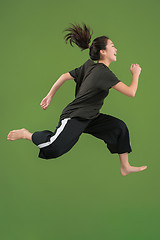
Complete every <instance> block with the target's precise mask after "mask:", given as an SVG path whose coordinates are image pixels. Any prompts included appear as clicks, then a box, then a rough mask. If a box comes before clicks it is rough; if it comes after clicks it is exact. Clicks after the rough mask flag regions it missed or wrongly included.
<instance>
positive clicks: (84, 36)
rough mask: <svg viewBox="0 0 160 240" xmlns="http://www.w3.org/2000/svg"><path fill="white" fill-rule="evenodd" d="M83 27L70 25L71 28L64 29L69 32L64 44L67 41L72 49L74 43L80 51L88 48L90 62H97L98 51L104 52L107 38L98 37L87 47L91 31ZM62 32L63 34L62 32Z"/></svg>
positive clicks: (84, 25) (98, 57)
mask: <svg viewBox="0 0 160 240" xmlns="http://www.w3.org/2000/svg"><path fill="white" fill-rule="evenodd" d="M82 25H83V27H80V25H79V24H75V25H74V24H72V23H71V27H69V28H66V29H65V30H64V31H69V33H68V34H66V35H65V36H64V39H65V43H66V44H67V41H68V40H69V42H70V45H71V46H72V47H73V45H72V44H73V43H75V44H76V45H77V46H78V47H79V48H80V49H81V51H83V50H85V49H87V48H89V55H90V58H91V59H92V60H99V59H100V50H101V49H103V50H106V45H107V40H108V39H109V37H107V36H100V37H97V38H95V39H94V40H93V42H92V44H91V45H90V46H89V43H90V41H91V37H92V34H93V31H92V33H91V30H90V28H89V27H87V26H86V24H85V23H83V24H82ZM64 31H63V32H64Z"/></svg>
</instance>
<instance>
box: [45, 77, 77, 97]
mask: <svg viewBox="0 0 160 240" xmlns="http://www.w3.org/2000/svg"><path fill="white" fill-rule="evenodd" d="M70 79H73V77H72V76H71V75H70V74H69V73H64V74H62V75H61V76H60V77H59V78H58V80H57V81H56V82H55V83H54V84H53V87H52V88H51V90H50V91H49V93H48V94H47V96H50V97H53V96H54V95H55V93H56V92H57V90H58V89H59V88H60V87H61V86H62V84H63V83H65V81H67V80H70Z"/></svg>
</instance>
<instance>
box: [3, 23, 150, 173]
mask: <svg viewBox="0 0 160 240" xmlns="http://www.w3.org/2000/svg"><path fill="white" fill-rule="evenodd" d="M64 31H69V33H68V34H66V35H65V36H64V39H65V43H66V44H67V41H68V40H69V42H70V45H71V46H72V47H73V45H72V43H74V44H76V45H77V46H78V47H79V48H80V49H81V51H83V50H85V49H88V48H89V56H90V58H89V59H88V60H87V61H86V62H85V63H83V64H82V65H81V66H80V67H78V68H75V69H73V70H71V71H70V72H67V73H64V74H62V75H61V76H60V78H59V79H58V80H57V81H56V82H55V83H54V85H53V87H52V88H51V90H50V91H49V93H48V94H47V96H46V97H45V98H44V99H43V100H42V101H41V103H40V106H41V107H42V109H44V110H46V109H47V107H48V106H49V105H50V102H51V100H52V98H53V96H54V95H55V93H56V91H57V90H58V89H59V88H60V86H61V85H62V84H63V83H65V82H66V81H67V80H74V81H75V83H76V89H75V99H74V100H73V101H72V102H71V103H69V104H68V105H67V106H66V107H65V108H64V110H63V111H62V114H61V115H60V118H59V122H58V126H57V127H56V129H55V131H54V132H52V131H49V130H44V131H37V132H34V133H30V132H29V131H28V130H27V129H25V128H22V129H19V130H13V131H11V132H10V133H9V134H8V137H7V139H8V140H11V141H14V140H17V139H28V140H30V141H32V142H33V143H34V144H35V145H36V146H37V147H38V148H39V155H38V157H39V158H43V159H53V158H58V157H59V156H61V155H63V154H64V153H66V152H68V151H69V150H70V149H71V148H72V147H73V146H74V145H75V144H76V143H77V141H78V139H79V137H80V135H81V134H82V133H87V134H91V135H92V136H94V137H96V138H98V139H101V140H103V141H104V143H105V144H106V146H107V148H108V149H109V151H110V152H111V153H112V154H114V153H118V155H119V158H120V163H121V168H120V172H121V175H122V176H126V175H127V174H129V173H133V172H139V171H142V170H145V169H146V168H147V166H141V167H134V166H131V165H130V164H129V162H128V153H130V152H132V149H131V146H130V139H129V131H128V128H127V126H126V124H125V123H124V122H123V121H122V120H120V119H118V118H116V117H113V116H111V115H107V114H103V113H100V112H99V111H100V109H101V108H102V106H103V102H104V99H105V98H106V97H107V95H108V94H109V89H110V88H113V89H115V90H117V91H119V92H121V93H122V94H125V95H126V96H128V97H134V96H135V94H136V91H137V87H138V79H139V75H140V72H141V68H140V66H139V65H138V64H132V65H131V68H130V71H131V73H132V82H131V84H130V86H127V85H125V84H124V83H122V82H121V81H120V80H119V79H118V78H117V77H116V75H115V74H114V73H113V72H112V71H111V70H110V69H109V65H110V63H112V62H115V61H116V54H117V49H116V48H115V46H114V43H113V42H112V40H111V39H109V37H107V36H100V37H97V38H95V39H94V40H93V42H92V44H91V45H89V43H90V41H91V36H92V34H93V32H92V33H91V31H90V28H89V27H87V26H86V24H84V23H83V24H82V27H81V26H80V25H79V24H71V26H70V27H69V28H67V29H65V30H64ZM94 61H97V62H96V63H95V62H94Z"/></svg>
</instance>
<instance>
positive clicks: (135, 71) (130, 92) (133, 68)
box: [112, 64, 141, 97]
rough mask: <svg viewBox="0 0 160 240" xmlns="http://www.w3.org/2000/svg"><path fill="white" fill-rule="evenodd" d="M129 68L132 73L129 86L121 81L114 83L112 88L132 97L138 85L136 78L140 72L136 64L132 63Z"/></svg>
mask: <svg viewBox="0 0 160 240" xmlns="http://www.w3.org/2000/svg"><path fill="white" fill-rule="evenodd" d="M130 70H131V73H132V82H131V84H130V86H127V85H126V84H124V83H122V82H119V83H117V84H116V85H114V86H113V87H112V88H114V89H115V90H117V91H119V92H121V93H123V94H124V95H126V96H128V97H134V96H135V94H136V91H137V87H138V79H139V75H140V72H141V68H140V67H139V65H138V64H132V65H131V68H130Z"/></svg>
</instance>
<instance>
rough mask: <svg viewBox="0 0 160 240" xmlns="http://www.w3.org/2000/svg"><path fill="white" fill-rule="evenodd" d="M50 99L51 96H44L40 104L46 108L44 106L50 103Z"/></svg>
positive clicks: (44, 107)
mask: <svg viewBox="0 0 160 240" xmlns="http://www.w3.org/2000/svg"><path fill="white" fill-rule="evenodd" d="M51 100H52V97H51V96H48V95H47V96H46V97H45V98H43V100H42V101H41V103H40V105H41V107H42V108H43V109H44V110H46V108H47V107H48V106H49V105H50V102H51Z"/></svg>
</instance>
